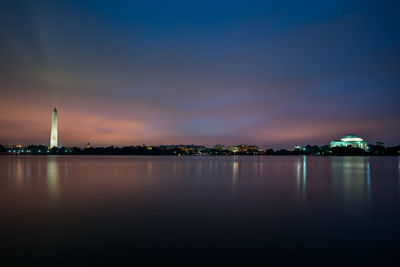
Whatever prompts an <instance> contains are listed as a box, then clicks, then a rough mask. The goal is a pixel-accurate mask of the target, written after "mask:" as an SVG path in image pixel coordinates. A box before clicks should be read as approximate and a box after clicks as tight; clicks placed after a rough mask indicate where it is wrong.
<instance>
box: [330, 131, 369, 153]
mask: <svg viewBox="0 0 400 267" xmlns="http://www.w3.org/2000/svg"><path fill="white" fill-rule="evenodd" d="M337 146H339V147H348V146H351V147H357V148H361V149H364V150H367V149H368V143H367V142H366V141H364V140H363V139H362V138H360V137H358V136H357V135H354V134H349V135H346V136H345V137H343V138H342V139H340V141H332V142H331V147H337Z"/></svg>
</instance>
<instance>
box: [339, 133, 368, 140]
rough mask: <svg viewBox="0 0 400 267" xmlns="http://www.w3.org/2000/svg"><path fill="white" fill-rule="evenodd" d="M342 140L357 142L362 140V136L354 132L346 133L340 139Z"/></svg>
mask: <svg viewBox="0 0 400 267" xmlns="http://www.w3.org/2000/svg"><path fill="white" fill-rule="evenodd" d="M340 140H341V141H342V142H359V141H363V139H362V138H360V137H358V136H357V135H355V134H348V135H346V136H345V137H343V138H342V139H340Z"/></svg>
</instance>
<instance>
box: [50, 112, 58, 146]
mask: <svg viewBox="0 0 400 267" xmlns="http://www.w3.org/2000/svg"><path fill="white" fill-rule="evenodd" d="M53 147H58V113H57V109H55V108H54V110H53V115H52V121H51V134H50V148H53Z"/></svg>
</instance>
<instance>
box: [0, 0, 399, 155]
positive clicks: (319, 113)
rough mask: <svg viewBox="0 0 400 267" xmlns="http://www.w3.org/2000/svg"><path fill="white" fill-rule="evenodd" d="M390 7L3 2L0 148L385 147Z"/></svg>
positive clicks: (395, 5) (394, 112)
mask: <svg viewBox="0 0 400 267" xmlns="http://www.w3.org/2000/svg"><path fill="white" fill-rule="evenodd" d="M399 8H400V2H399V1H368V0H363V1H353V0H345V1H340V0H336V1H330V0H324V1H307V0H303V1H286V0H280V1H278V0H277V1H251V0H245V1H235V0H230V1H217V0H214V1H206V0H202V1H188V0H187V1H172V0H171V1H152V0H149V1H116V0H113V1H101V0H98V1H85V0H79V1H76V0H67V1H61V0H52V1H42V0H35V1H20V0H9V1H8V0H4V1H2V2H1V6H0V143H1V144H48V143H49V140H50V128H51V114H52V110H53V108H54V107H56V108H57V110H58V115H59V138H60V143H61V145H65V146H83V145H85V144H86V143H88V142H90V143H91V144H92V145H98V146H103V145H104V146H107V145H117V146H123V145H141V144H148V145H159V144H202V145H208V146H211V145H215V144H224V145H226V146H228V145H235V144H254V145H258V146H260V147H263V148H267V147H273V148H277V147H285V148H291V147H292V146H293V145H306V144H317V145H324V144H328V143H329V142H330V141H331V140H334V139H340V138H341V137H342V136H344V135H346V134H349V133H353V134H357V135H359V136H361V137H363V138H364V139H365V140H366V141H368V142H369V143H375V142H376V141H382V142H385V144H386V145H398V144H400V105H399V99H400V27H399V25H400V16H398V10H399Z"/></svg>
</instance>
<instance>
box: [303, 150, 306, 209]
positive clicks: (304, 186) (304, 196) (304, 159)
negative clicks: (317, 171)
mask: <svg viewBox="0 0 400 267" xmlns="http://www.w3.org/2000/svg"><path fill="white" fill-rule="evenodd" d="M306 190H307V157H306V156H303V197H302V204H303V205H304V204H305V201H306V192H307V191H306Z"/></svg>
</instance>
